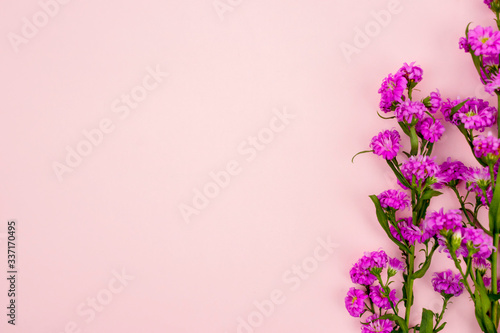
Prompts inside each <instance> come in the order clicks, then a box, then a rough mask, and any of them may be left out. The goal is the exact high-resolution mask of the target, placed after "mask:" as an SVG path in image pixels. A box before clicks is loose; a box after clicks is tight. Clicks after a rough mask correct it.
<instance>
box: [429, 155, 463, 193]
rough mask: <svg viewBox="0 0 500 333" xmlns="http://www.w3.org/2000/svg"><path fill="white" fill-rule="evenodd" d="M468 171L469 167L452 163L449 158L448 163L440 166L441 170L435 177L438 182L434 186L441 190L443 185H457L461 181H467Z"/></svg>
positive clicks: (456, 162) (455, 162) (458, 162)
mask: <svg viewBox="0 0 500 333" xmlns="http://www.w3.org/2000/svg"><path fill="white" fill-rule="evenodd" d="M467 170H468V169H467V167H466V166H465V165H464V164H463V163H462V162H460V161H452V160H451V158H450V157H448V158H447V159H446V161H444V162H443V163H441V164H440V165H439V170H438V172H437V173H436V175H435V176H434V178H436V180H437V183H436V184H434V186H435V187H437V188H440V187H441V186H443V185H448V186H454V185H457V184H458V182H459V181H461V180H464V179H465V173H466V172H467ZM436 185H437V186H436Z"/></svg>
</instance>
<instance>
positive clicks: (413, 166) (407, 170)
mask: <svg viewBox="0 0 500 333" xmlns="http://www.w3.org/2000/svg"><path fill="white" fill-rule="evenodd" d="M434 159H435V157H429V156H424V155H417V156H410V158H409V159H408V161H406V162H403V164H402V165H401V172H402V173H403V176H404V177H405V178H406V179H407V180H408V182H409V183H410V184H411V183H412V179H415V182H416V185H417V186H421V185H423V184H424V183H425V181H426V180H427V178H429V177H433V176H434V175H435V174H436V173H437V172H438V170H439V168H438V166H437V164H436V162H434Z"/></svg>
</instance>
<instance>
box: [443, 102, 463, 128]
mask: <svg viewBox="0 0 500 333" xmlns="http://www.w3.org/2000/svg"><path fill="white" fill-rule="evenodd" d="M460 103H462V100H460V99H455V100H453V101H452V100H450V99H449V98H448V99H447V101H446V102H443V104H442V106H441V113H442V114H443V116H444V119H445V120H446V121H449V122H450V123H452V124H453V125H458V124H459V123H458V121H457V120H456V119H455V117H453V118H452V116H451V109H452V108H454V107H455V106H457V105H458V104H460Z"/></svg>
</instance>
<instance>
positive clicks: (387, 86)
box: [378, 73, 408, 112]
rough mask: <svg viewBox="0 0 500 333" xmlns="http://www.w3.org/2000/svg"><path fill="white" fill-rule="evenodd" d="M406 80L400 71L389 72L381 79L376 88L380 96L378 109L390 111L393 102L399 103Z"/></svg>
mask: <svg viewBox="0 0 500 333" xmlns="http://www.w3.org/2000/svg"><path fill="white" fill-rule="evenodd" d="M407 83H408V81H407V80H406V78H405V77H404V76H403V75H402V74H401V73H396V74H395V75H392V74H389V76H388V77H386V78H385V79H384V80H383V81H382V85H381V86H380V89H379V90H378V92H379V94H380V95H381V96H380V109H381V110H382V111H384V112H389V111H391V108H392V106H393V103H394V102H396V103H400V102H401V101H402V98H403V93H404V91H405V89H406V85H407Z"/></svg>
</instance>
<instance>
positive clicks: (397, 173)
mask: <svg viewBox="0 0 500 333" xmlns="http://www.w3.org/2000/svg"><path fill="white" fill-rule="evenodd" d="M393 161H395V159H394V160H387V164H389V166H390V167H391V169H392V172H394V175H395V176H396V178H397V179H398V180H399V182H400V183H401V184H403V185H404V186H406V187H411V185H410V183H408V181H407V180H406V178H405V177H403V175H402V174H401V172H399V170H398V169H397V168H396V167H395V166H394V162H393Z"/></svg>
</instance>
